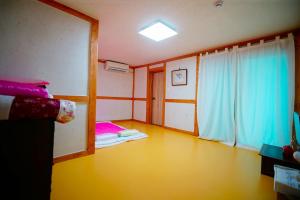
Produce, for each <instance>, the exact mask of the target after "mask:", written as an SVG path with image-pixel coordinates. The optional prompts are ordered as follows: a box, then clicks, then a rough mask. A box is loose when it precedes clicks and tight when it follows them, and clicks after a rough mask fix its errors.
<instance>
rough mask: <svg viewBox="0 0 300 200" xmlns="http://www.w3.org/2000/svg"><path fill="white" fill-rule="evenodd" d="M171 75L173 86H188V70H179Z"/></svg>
mask: <svg viewBox="0 0 300 200" xmlns="http://www.w3.org/2000/svg"><path fill="white" fill-rule="evenodd" d="M171 73H172V75H171V77H172V86H180V85H187V69H177V70H173V71H171Z"/></svg>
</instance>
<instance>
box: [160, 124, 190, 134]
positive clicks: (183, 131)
mask: <svg viewBox="0 0 300 200" xmlns="http://www.w3.org/2000/svg"><path fill="white" fill-rule="evenodd" d="M164 128H166V129H169V130H172V131H178V132H182V133H187V134H189V135H195V133H194V132H193V131H186V130H182V129H178V128H172V127H168V126H164Z"/></svg>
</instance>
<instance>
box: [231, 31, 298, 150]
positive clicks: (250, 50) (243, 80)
mask: <svg viewBox="0 0 300 200" xmlns="http://www.w3.org/2000/svg"><path fill="white" fill-rule="evenodd" d="M294 52H295V50H294V42H293V38H292V36H291V35H290V36H289V37H288V38H287V39H281V40H280V39H279V38H276V40H275V41H272V42H268V43H263V42H261V43H260V44H259V45H255V46H249V47H245V48H240V49H238V52H237V82H236V87H237V89H236V109H235V113H236V117H235V118H236V131H237V132H236V143H237V145H238V146H244V147H250V148H254V149H260V148H261V146H262V144H270V145H275V146H283V145H288V144H290V142H291V133H292V121H293V107H294V88H295V85H294V84H295V83H294V81H295V80H294V79H295V77H294V76H295V75H294V74H295V73H294V71H295V67H294V66H295V65H294V60H295V57H294Z"/></svg>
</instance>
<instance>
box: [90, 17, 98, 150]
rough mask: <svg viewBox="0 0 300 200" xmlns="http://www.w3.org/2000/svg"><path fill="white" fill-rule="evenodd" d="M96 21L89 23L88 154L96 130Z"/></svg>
mask: <svg viewBox="0 0 300 200" xmlns="http://www.w3.org/2000/svg"><path fill="white" fill-rule="evenodd" d="M98 31H99V23H98V21H92V22H91V36H90V68H89V96H90V99H89V114H88V136H87V139H88V146H87V151H88V152H89V153H95V130H96V96H97V94H96V93H97V92H96V90H97V69H98V67H97V66H98Z"/></svg>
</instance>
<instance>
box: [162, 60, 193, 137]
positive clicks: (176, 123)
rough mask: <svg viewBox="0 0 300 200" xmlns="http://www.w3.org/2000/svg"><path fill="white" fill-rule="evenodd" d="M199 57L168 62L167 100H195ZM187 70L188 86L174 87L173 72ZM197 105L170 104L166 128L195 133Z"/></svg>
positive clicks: (166, 115) (168, 104)
mask: <svg viewBox="0 0 300 200" xmlns="http://www.w3.org/2000/svg"><path fill="white" fill-rule="evenodd" d="M196 64H197V57H196V56H194V57H189V58H185V59H181V60H175V61H172V62H168V63H167V65H166V99H192V100H194V99H195V91H196ZM179 68H180V69H187V70H188V72H187V77H188V80H187V85H183V86H172V82H171V71H172V70H177V69H179ZM194 112H195V105H194V104H186V103H170V102H166V105H165V126H168V127H172V128H177V129H182V130H186V131H192V132H193V131H194V120H195V119H194V115H195V113H194Z"/></svg>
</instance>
